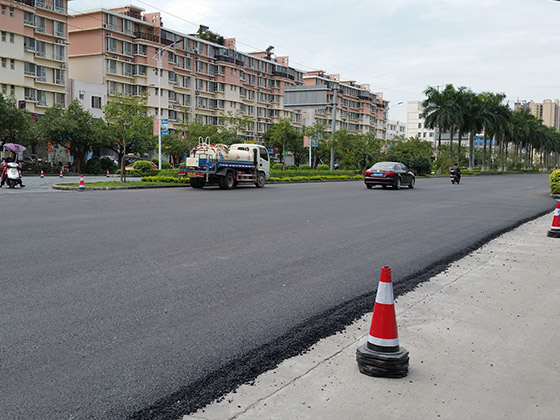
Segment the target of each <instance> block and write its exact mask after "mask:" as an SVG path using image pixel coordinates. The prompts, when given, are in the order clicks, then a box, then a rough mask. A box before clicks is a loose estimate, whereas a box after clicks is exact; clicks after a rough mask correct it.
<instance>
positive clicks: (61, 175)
mask: <svg viewBox="0 0 560 420" xmlns="http://www.w3.org/2000/svg"><path fill="white" fill-rule="evenodd" d="M58 177H59V178H64V174H63V173H62V169H61V170H60V175H59V176H58Z"/></svg>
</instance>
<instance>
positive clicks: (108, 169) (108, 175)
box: [107, 169, 109, 178]
mask: <svg viewBox="0 0 560 420" xmlns="http://www.w3.org/2000/svg"><path fill="white" fill-rule="evenodd" d="M107 178H109V169H107Z"/></svg>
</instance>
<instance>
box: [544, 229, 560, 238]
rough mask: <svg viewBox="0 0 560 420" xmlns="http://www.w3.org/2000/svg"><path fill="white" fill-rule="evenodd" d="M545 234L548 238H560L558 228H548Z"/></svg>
mask: <svg viewBox="0 0 560 420" xmlns="http://www.w3.org/2000/svg"><path fill="white" fill-rule="evenodd" d="M546 236H548V237H549V238H560V230H549V231H548V232H546Z"/></svg>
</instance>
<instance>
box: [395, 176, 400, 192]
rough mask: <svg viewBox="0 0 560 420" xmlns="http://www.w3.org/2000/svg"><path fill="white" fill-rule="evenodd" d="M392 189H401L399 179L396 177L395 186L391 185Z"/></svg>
mask: <svg viewBox="0 0 560 420" xmlns="http://www.w3.org/2000/svg"><path fill="white" fill-rule="evenodd" d="M393 188H394V189H395V190H400V189H401V178H400V177H398V178H397V180H396V181H395V184H394V185H393Z"/></svg>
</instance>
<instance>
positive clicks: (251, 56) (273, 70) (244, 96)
mask: <svg viewBox="0 0 560 420" xmlns="http://www.w3.org/2000/svg"><path fill="white" fill-rule="evenodd" d="M200 32H201V33H202V35H200V34H183V33H180V32H177V31H172V30H167V29H164V27H163V22H162V19H161V15H160V13H159V12H157V13H145V12H144V11H143V10H142V9H139V8H135V7H132V6H128V7H123V8H118V9H111V10H107V9H99V10H96V11H90V12H85V13H80V14H76V15H74V16H72V17H71V18H70V41H71V45H70V52H69V54H70V77H71V78H72V79H76V80H82V81H87V82H89V83H96V84H100V85H104V86H105V87H106V93H107V99H108V100H110V99H111V97H113V96H114V95H115V93H116V92H120V93H121V94H123V95H137V94H139V93H140V92H148V94H149V99H148V107H149V109H150V111H149V112H150V114H152V115H154V116H156V115H157V111H158V109H159V108H160V106H161V110H162V118H167V119H169V126H170V129H176V130H178V131H180V130H181V127H183V125H182V123H183V122H191V121H197V122H199V123H203V124H213V125H217V126H222V125H224V124H226V120H225V118H224V117H225V116H228V115H231V116H240V117H246V118H248V119H249V121H250V122H249V124H248V125H247V127H246V130H245V132H244V133H242V134H243V136H244V137H245V139H246V140H248V141H257V142H260V141H262V135H263V134H264V133H265V132H266V130H267V129H268V128H269V127H270V125H271V124H273V123H275V122H278V121H279V120H280V118H289V119H290V120H291V121H292V122H293V124H294V125H295V126H301V114H300V113H299V112H298V111H293V110H284V109H283V107H282V92H283V89H284V87H285V86H292V85H298V84H302V83H303V73H302V72H301V71H298V70H296V69H294V68H292V67H290V66H289V64H288V58H287V57H273V54H272V47H271V48H269V49H268V50H267V51H265V52H262V53H243V52H240V51H238V50H237V49H236V46H235V39H234V38H230V39H222V38H221V37H218V36H216V35H215V34H212V33H211V32H210V31H208V30H207V28H203V27H201V31H200ZM203 37H204V38H207V39H203ZM210 39H212V40H210ZM160 49H166V51H165V53H164V54H163V61H162V63H161V68H162V73H161V80H160V78H158V63H157V54H158V51H159V50H160ZM160 83H161V98H158V96H157V95H158V87H159V84H160ZM160 99H161V100H160ZM160 103H161V105H160Z"/></svg>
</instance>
